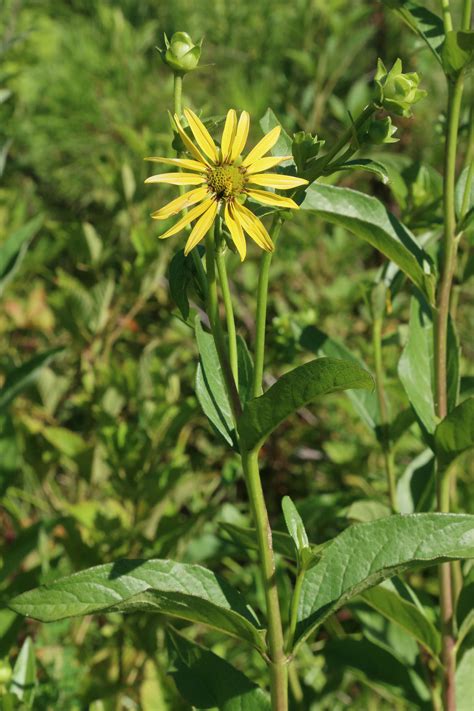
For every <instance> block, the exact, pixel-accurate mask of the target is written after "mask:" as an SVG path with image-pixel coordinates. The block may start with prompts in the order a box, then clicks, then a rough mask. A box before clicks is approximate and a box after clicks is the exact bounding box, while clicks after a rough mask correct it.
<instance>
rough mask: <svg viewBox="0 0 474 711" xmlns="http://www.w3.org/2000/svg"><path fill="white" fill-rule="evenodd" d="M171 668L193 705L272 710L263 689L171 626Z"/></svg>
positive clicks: (232, 710)
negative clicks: (174, 630)
mask: <svg viewBox="0 0 474 711" xmlns="http://www.w3.org/2000/svg"><path fill="white" fill-rule="evenodd" d="M169 638H170V643H169V651H170V657H171V658H172V661H173V670H172V671H171V672H170V673H171V675H172V677H173V679H174V681H175V684H176V687H177V689H178V691H179V693H180V694H181V696H183V698H184V699H186V701H187V702H188V703H189V704H191V705H192V707H193V708H200V709H209V708H218V709H219V710H220V711H270V701H269V699H268V696H267V695H266V694H265V692H264V691H262V689H260V688H259V687H258V686H257V685H256V684H254V683H253V682H252V681H250V679H249V678H248V677H246V676H245V674H243V673H242V672H241V671H239V670H238V669H236V668H235V667H233V666H231V665H230V664H229V663H228V662H226V661H224V659H222V658H221V657H218V656H217V654H214V653H213V652H210V651H209V650H207V649H204V648H203V647H200V646H198V645H197V644H193V643H192V642H189V641H188V640H187V639H185V638H184V637H182V636H181V635H179V634H176V633H174V632H172V631H171V630H170V634H169Z"/></svg>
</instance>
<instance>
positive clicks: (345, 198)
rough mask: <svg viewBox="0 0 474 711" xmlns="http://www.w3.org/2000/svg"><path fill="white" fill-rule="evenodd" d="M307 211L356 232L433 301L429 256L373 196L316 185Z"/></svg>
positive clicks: (309, 193) (308, 198) (308, 196)
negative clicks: (395, 265)
mask: <svg viewBox="0 0 474 711" xmlns="http://www.w3.org/2000/svg"><path fill="white" fill-rule="evenodd" d="M300 207H301V209H302V210H308V211H310V212H312V213H314V214H316V215H320V216H321V217H324V218H325V219H326V220H328V222H332V223H334V224H336V225H339V226H340V227H344V228H345V229H347V230H349V231H350V232H353V233H354V234H355V235H357V237H360V238H361V239H363V240H365V241H366V242H368V243H369V244H370V245H372V247H374V248H375V249H377V250H378V251H379V252H381V253H382V254H383V255H384V256H385V257H387V259H390V260H392V261H393V262H395V264H397V265H398V266H399V267H400V269H401V270H402V271H403V272H404V274H406V276H407V277H408V278H409V279H411V281H412V282H413V283H414V284H415V285H416V286H417V287H418V288H419V289H420V290H421V291H422V292H423V293H424V294H425V296H426V298H427V300H428V302H429V303H433V302H434V284H435V279H434V274H433V266H432V264H431V260H430V258H429V256H428V255H427V254H426V252H424V251H423V250H422V249H421V247H420V246H419V245H418V243H417V242H416V240H415V238H414V237H413V235H412V234H411V232H410V231H409V230H408V229H407V228H406V227H405V226H404V225H403V224H402V223H401V222H399V220H397V218H396V217H395V216H394V215H392V214H391V213H390V212H388V210H387V209H386V208H385V207H384V206H383V205H382V203H381V202H380V201H379V200H378V199H377V198H374V197H371V196H369V195H364V194H363V193H361V192H358V191H357V190H350V189H349V188H337V187H334V186H331V185H322V184H320V183H315V184H313V185H310V186H309V188H308V189H307V192H306V197H305V199H304V201H303V202H302V203H301V206H300Z"/></svg>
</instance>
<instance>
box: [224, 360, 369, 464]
mask: <svg viewBox="0 0 474 711" xmlns="http://www.w3.org/2000/svg"><path fill="white" fill-rule="evenodd" d="M373 385H374V383H373V380H372V377H371V375H370V374H369V373H368V372H367V371H366V370H363V369H362V368H360V367H359V366H358V365H357V364H356V363H353V362H350V361H345V360H336V359H335V358H318V359H317V360H313V361H311V362H310V363H305V365H301V366H299V367H298V368H295V369H294V370H291V371H290V372H289V373H286V374H285V375H282V377H281V378H279V380H277V382H276V383H275V384H274V385H272V387H271V388H269V389H268V390H267V392H266V393H264V394H263V395H261V396H260V397H258V398H255V399H254V400H250V401H249V402H248V403H247V405H246V406H245V408H244V412H243V414H242V416H241V417H240V419H239V423H238V428H239V433H240V437H241V444H242V446H243V447H245V448H246V449H248V450H251V449H254V448H256V447H258V446H260V445H261V444H262V443H263V442H264V441H265V439H266V438H267V437H268V435H270V434H271V432H273V430H274V429H275V428H276V427H278V425H279V424H281V423H282V422H283V421H284V420H285V419H286V418H287V417H288V416H289V415H291V414H293V413H294V412H296V411H297V410H298V409H299V408H300V407H304V406H305V405H308V403H310V402H312V401H313V400H315V399H316V398H318V397H319V396H320V395H326V394H328V393H332V392H337V391H340V390H347V389H349V388H373Z"/></svg>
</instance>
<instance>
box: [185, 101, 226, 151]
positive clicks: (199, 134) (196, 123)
mask: <svg viewBox="0 0 474 711" xmlns="http://www.w3.org/2000/svg"><path fill="white" fill-rule="evenodd" d="M184 115H185V116H186V118H187V119H188V123H189V127H190V129H191V131H192V132H193V135H194V138H195V139H196V142H197V144H198V146H199V148H200V149H201V150H202V151H204V153H205V154H206V155H207V156H208V157H209V158H210V159H211V160H213V161H214V162H215V163H217V162H218V161H219V152H218V150H217V148H216V144H215V143H214V141H213V140H212V138H211V134H210V133H209V131H208V130H207V128H206V127H205V126H204V124H203V122H202V121H201V119H199V118H198V117H197V116H196V114H195V113H194V111H191V109H184Z"/></svg>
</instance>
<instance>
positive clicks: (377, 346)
mask: <svg viewBox="0 0 474 711" xmlns="http://www.w3.org/2000/svg"><path fill="white" fill-rule="evenodd" d="M382 325H383V320H382V318H381V317H379V316H377V317H375V318H374V322H373V325H372V343H373V349H374V364H375V387H376V390H377V400H378V403H379V411H380V420H381V427H382V433H381V442H380V443H381V447H382V452H383V457H384V463H385V474H386V476H387V486H388V495H389V499H390V506H391V508H392V511H395V512H396V511H397V510H398V505H397V487H396V480H395V468H394V463H393V452H392V449H391V445H390V433H389V429H388V428H389V418H388V412H387V399H386V395H385V387H384V380H385V373H384V367H383V358H382Z"/></svg>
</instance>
